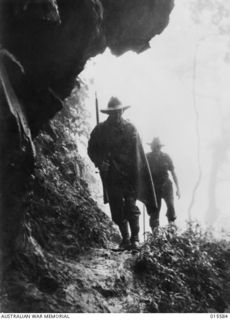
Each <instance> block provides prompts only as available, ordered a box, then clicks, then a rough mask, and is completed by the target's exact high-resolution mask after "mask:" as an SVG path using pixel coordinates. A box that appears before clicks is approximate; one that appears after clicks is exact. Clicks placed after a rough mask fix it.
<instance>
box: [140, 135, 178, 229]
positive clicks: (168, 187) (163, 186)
mask: <svg viewBox="0 0 230 320" xmlns="http://www.w3.org/2000/svg"><path fill="white" fill-rule="evenodd" d="M149 145H150V147H151V150H152V151H151V152H149V153H147V154H146V157H147V160H148V163H149V167H150V171H151V174H152V179H153V181H154V186H155V191H156V197H157V204H158V208H156V209H155V210H154V211H152V209H151V208H150V209H149V208H148V207H147V210H148V213H149V215H150V227H151V228H152V230H154V228H155V227H158V226H159V214H160V209H161V200H162V199H164V201H165V203H166V206H167V213H166V216H167V218H168V221H169V223H170V222H173V221H175V220H176V214H175V208H174V197H173V186H172V182H171V180H170V179H169V174H168V172H171V174H172V178H173V181H174V183H175V185H176V195H177V196H178V198H180V190H179V185H178V180H177V176H176V173H175V170H174V165H173V162H172V160H171V158H170V157H169V155H168V154H166V153H163V152H162V151H161V148H162V147H163V144H161V142H160V139H159V138H158V137H157V138H154V139H153V141H152V142H151V143H149Z"/></svg>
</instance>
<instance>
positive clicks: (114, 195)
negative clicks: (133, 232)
mask: <svg viewBox="0 0 230 320" xmlns="http://www.w3.org/2000/svg"><path fill="white" fill-rule="evenodd" d="M108 197H109V206H110V211H111V215H112V220H113V222H114V223H116V224H117V225H118V227H119V230H120V233H121V237H122V243H121V245H120V246H121V247H123V246H124V248H125V247H127V246H129V245H130V240H129V239H130V234H129V227H128V220H127V218H126V217H125V215H124V208H123V207H124V200H123V197H122V194H121V192H120V190H119V189H117V188H109V189H108Z"/></svg>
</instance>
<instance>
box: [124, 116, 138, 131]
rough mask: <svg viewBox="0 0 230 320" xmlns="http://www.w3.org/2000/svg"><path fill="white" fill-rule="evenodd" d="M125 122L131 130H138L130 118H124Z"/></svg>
mask: <svg viewBox="0 0 230 320" xmlns="http://www.w3.org/2000/svg"><path fill="white" fill-rule="evenodd" d="M123 121H124V124H125V125H126V127H127V128H129V129H130V130H135V131H137V128H136V126H135V125H134V124H133V123H132V122H131V120H130V119H123Z"/></svg>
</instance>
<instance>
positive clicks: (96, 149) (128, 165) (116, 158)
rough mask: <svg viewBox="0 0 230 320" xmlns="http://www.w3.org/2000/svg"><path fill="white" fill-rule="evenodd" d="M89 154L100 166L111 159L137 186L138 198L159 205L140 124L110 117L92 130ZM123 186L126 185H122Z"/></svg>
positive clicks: (96, 164) (135, 186)
mask: <svg viewBox="0 0 230 320" xmlns="http://www.w3.org/2000/svg"><path fill="white" fill-rule="evenodd" d="M88 155H89V157H90V159H91V160H92V161H93V162H94V164H95V166H96V167H98V168H99V169H100V165H101V163H102V161H109V162H110V164H111V165H112V166H113V167H114V168H115V170H114V171H115V174H117V175H118V176H119V175H120V177H122V176H123V178H124V179H123V180H124V181H128V184H129V185H130V186H131V187H132V188H133V189H134V190H135V196H136V199H137V200H140V201H141V202H143V203H144V204H145V205H148V207H150V208H153V209H154V208H156V207H157V200H156V194H155V189H154V184H153V181H152V177H151V173H150V169H149V165H148V162H147V159H146V156H145V152H144V150H143V146H142V143H141V139H140V136H139V134H138V132H137V130H136V128H135V127H134V126H133V125H132V124H131V123H130V122H129V121H126V120H124V119H121V122H120V123H119V124H115V125H114V124H113V123H111V121H110V119H109V118H108V119H107V120H106V121H104V122H103V123H100V124H98V125H97V126H96V127H95V128H94V130H93V131H92V133H91V135H90V139H89V144H88ZM101 178H102V184H103V190H104V203H107V202H108V197H107V187H106V185H107V180H106V177H105V175H104V174H102V173H101ZM121 188H122V186H121Z"/></svg>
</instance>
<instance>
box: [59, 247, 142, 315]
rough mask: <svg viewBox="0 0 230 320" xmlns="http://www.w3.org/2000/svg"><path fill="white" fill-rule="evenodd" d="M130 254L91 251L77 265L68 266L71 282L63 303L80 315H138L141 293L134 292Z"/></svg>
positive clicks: (134, 283) (135, 289) (66, 289)
mask: <svg viewBox="0 0 230 320" xmlns="http://www.w3.org/2000/svg"><path fill="white" fill-rule="evenodd" d="M133 257H134V256H133V255H132V253H129V252H114V251H111V250H108V249H91V250H90V251H89V252H88V253H87V254H84V255H82V256H80V257H79V260H78V262H77V263H72V262H71V263H67V265H68V267H69V268H70V269H71V270H72V281H71V283H69V284H68V285H67V286H66V288H65V293H66V300H67V301H68V302H69V303H71V305H73V306H75V308H76V309H79V310H82V311H83V312H112V313H116V312H135V310H134V308H135V307H134V306H138V310H139V312H140V297H141V296H142V293H141V292H140V290H139V289H138V290H137V288H136V285H137V283H136V281H135V280H134V278H133V273H132V271H131V264H132V261H133Z"/></svg>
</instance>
